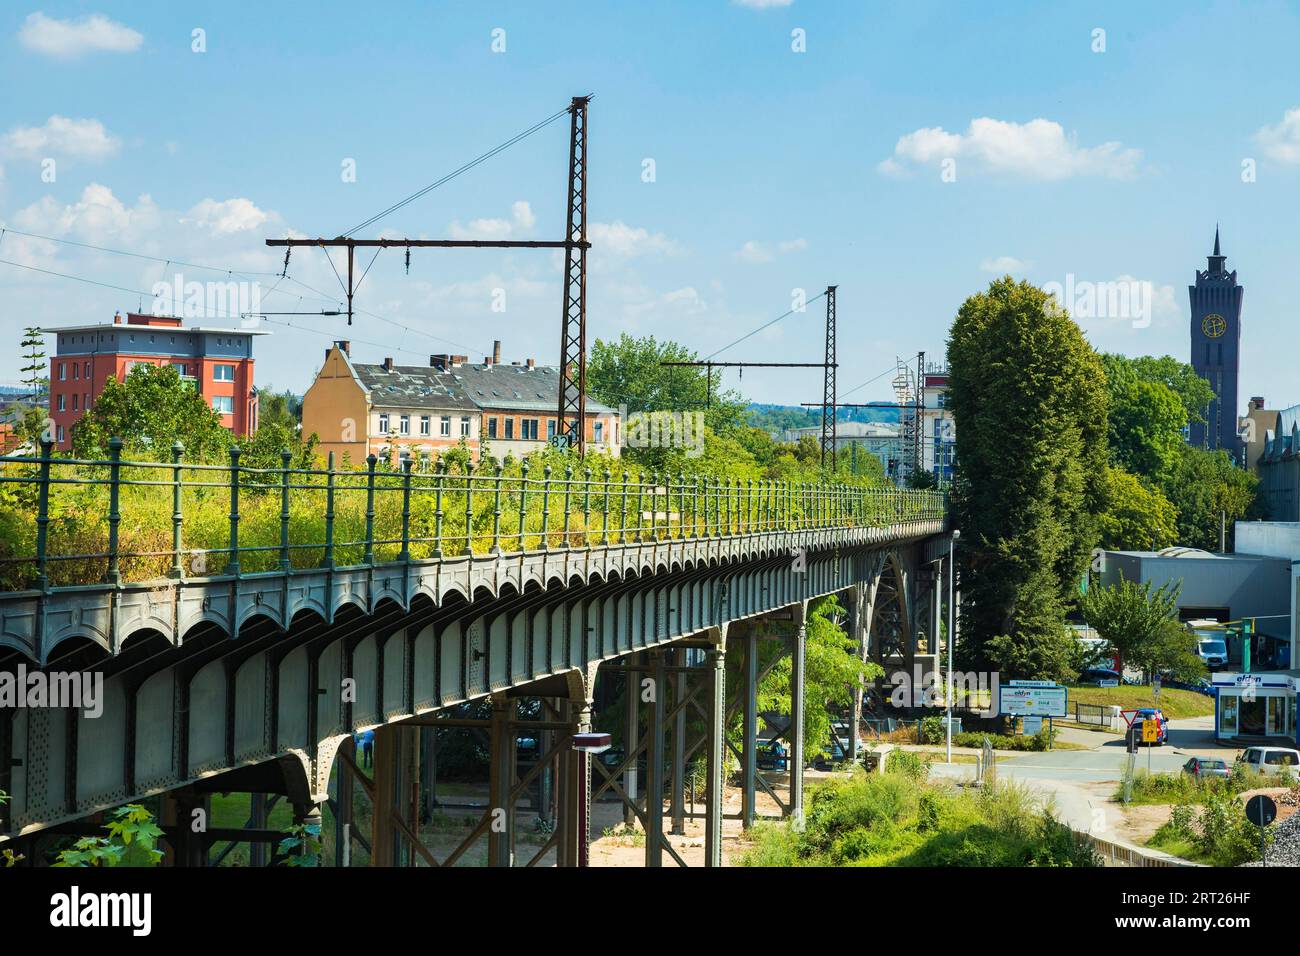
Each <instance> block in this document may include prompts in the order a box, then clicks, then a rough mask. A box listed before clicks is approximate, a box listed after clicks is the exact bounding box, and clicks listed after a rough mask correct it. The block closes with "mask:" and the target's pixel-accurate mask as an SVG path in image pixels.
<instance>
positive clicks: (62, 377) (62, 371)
mask: <svg viewBox="0 0 1300 956" xmlns="http://www.w3.org/2000/svg"><path fill="white" fill-rule="evenodd" d="M67 378H68V365H67V363H66V362H60V363H59V381H60V382H63V381H66V380H67Z"/></svg>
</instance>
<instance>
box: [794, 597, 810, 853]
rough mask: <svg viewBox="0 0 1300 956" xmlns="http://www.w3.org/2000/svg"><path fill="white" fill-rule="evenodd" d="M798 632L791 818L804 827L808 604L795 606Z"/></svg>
mask: <svg viewBox="0 0 1300 956" xmlns="http://www.w3.org/2000/svg"><path fill="white" fill-rule="evenodd" d="M791 610H792V611H793V615H794V623H795V627H796V628H797V630H796V631H795V635H794V646H793V647H792V648H791V649H790V653H791V655H792V657H791V663H790V816H791V818H792V819H793V820H794V825H795V826H796V827H798V828H802V827H803V766H804V752H803V717H804V646H805V643H806V641H807V638H808V602H807V601H800V602H799V603H797V604H794V605H792V607H791Z"/></svg>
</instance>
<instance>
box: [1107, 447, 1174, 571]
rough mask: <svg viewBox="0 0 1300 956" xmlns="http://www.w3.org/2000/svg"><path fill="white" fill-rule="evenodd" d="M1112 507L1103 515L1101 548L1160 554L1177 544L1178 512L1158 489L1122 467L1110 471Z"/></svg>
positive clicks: (1108, 472)
mask: <svg viewBox="0 0 1300 956" xmlns="http://www.w3.org/2000/svg"><path fill="white" fill-rule="evenodd" d="M1106 478H1107V480H1108V481H1109V483H1110V504H1109V506H1108V507H1107V509H1106V511H1105V512H1104V513H1103V514H1102V516H1101V547H1103V548H1106V549H1108V550H1111V551H1158V550H1160V549H1161V548H1167V547H1169V546H1170V545H1172V544H1176V543H1177V541H1178V510H1177V509H1176V508H1174V506H1173V505H1172V504H1171V503H1170V502H1169V499H1168V498H1166V497H1165V496H1164V493H1163V492H1162V491H1161V490H1160V489H1159V488H1157V487H1155V486H1153V485H1151V484H1149V483H1148V482H1146V481H1143V480H1142V479H1141V478H1139V477H1138V476H1137V475H1133V474H1130V473H1129V472H1127V471H1124V470H1123V469H1122V468H1108V469H1107V470H1106Z"/></svg>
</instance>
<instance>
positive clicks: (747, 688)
mask: <svg viewBox="0 0 1300 956" xmlns="http://www.w3.org/2000/svg"><path fill="white" fill-rule="evenodd" d="M744 641H745V658H744V663H743V665H742V666H743V667H744V672H743V678H742V681H741V693H742V694H743V695H744V698H745V699H744V703H743V706H744V713H745V716H744V721H743V725H744V731H743V733H744V745H743V749H742V750H741V753H742V755H743V757H744V760H743V765H742V768H741V784H740V787H741V798H740V820H741V825H742V826H743V827H744V828H745V829H746V830H748V829H750V828H751V827H752V826H753V825H754V815H755V812H756V806H757V792H756V789H755V786H756V784H755V778H757V776H758V631H757V630H756V629H755V628H754V627H753V625H751V626H749V627H747V628H746V629H745V636H744Z"/></svg>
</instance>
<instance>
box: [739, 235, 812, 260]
mask: <svg viewBox="0 0 1300 956" xmlns="http://www.w3.org/2000/svg"><path fill="white" fill-rule="evenodd" d="M807 248H808V240H806V239H802V238H800V239H784V240H782V241H781V242H778V243H777V244H776V249H775V251H773V249H772V247H771V246H769V245H768V244H767V243H764V242H759V241H758V240H757V239H750V240H749V241H748V242H746V243H745V244H744V245H743V246H741V247H740V248H739V249H738V250H737V251H736V258H737V259H739V260H740V261H741V262H751V263H763V262H771V261H772V260H773V259H775V258H776V256H777V255H784V254H785V253H787V252H798V251H800V250H802V249H807Z"/></svg>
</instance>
